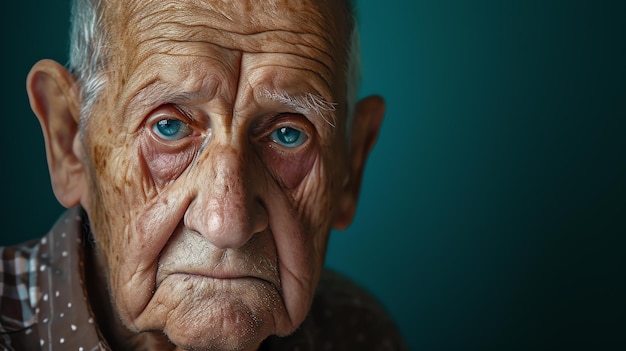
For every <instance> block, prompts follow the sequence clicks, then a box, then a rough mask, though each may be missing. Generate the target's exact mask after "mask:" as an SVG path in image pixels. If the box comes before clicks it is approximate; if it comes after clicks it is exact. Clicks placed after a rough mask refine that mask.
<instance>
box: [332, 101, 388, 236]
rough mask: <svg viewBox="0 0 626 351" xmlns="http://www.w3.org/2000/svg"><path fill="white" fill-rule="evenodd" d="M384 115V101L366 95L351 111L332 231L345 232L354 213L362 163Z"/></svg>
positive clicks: (372, 143)
mask: <svg viewBox="0 0 626 351" xmlns="http://www.w3.org/2000/svg"><path fill="white" fill-rule="evenodd" d="M384 115H385V101H384V100H383V99H382V98H381V97H380V96H369V97H366V98H364V99H363V100H361V101H359V102H358V103H357V105H356V108H355V112H354V120H353V121H352V126H348V128H351V133H350V150H349V155H348V170H347V172H348V174H347V175H346V176H347V178H346V182H345V184H344V187H343V189H342V193H341V195H340V197H339V204H338V206H337V209H336V212H335V216H334V221H333V228H335V229H339V230H343V229H346V228H347V227H348V226H349V225H350V223H352V219H353V218H354V214H355V212H356V205H357V201H358V199H359V192H360V190H361V179H362V177H363V171H364V169H365V162H366V160H367V156H368V155H369V153H370V151H372V148H373V147H374V144H375V143H376V139H377V138H378V131H379V130H380V126H381V124H382V121H383V116H384Z"/></svg>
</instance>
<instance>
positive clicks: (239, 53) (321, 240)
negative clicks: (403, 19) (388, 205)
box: [28, 0, 384, 350]
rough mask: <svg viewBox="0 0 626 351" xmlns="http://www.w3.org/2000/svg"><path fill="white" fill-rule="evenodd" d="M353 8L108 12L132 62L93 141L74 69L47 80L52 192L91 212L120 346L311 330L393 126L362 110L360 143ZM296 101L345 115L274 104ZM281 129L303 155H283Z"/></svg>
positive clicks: (214, 345) (224, 5) (130, 5)
mask: <svg viewBox="0 0 626 351" xmlns="http://www.w3.org/2000/svg"><path fill="white" fill-rule="evenodd" d="M344 11H345V9H343V8H342V7H341V6H340V5H338V4H337V2H336V1H328V2H327V3H326V2H315V3H314V2H311V3H309V2H307V1H304V2H298V4H297V5H296V4H295V3H294V2H291V1H284V2H281V1H276V2H272V3H267V2H258V1H236V2H220V1H175V2H171V3H170V2H163V1H154V2H150V1H139V0H137V1H124V2H110V4H109V7H107V8H106V9H105V14H106V15H105V23H107V27H108V28H109V30H110V37H111V42H110V45H111V47H113V48H116V49H115V51H114V55H112V59H111V61H110V63H109V65H108V68H109V69H108V70H107V72H108V73H107V85H106V87H105V90H104V93H103V95H102V96H101V98H100V99H99V100H98V101H97V102H96V104H95V105H94V109H93V111H92V114H91V115H90V116H87V118H88V119H87V120H86V121H85V122H84V124H83V128H84V130H83V133H79V132H78V131H79V125H80V117H79V113H78V111H79V107H80V98H79V94H78V87H77V86H76V82H75V80H74V78H73V77H72V76H71V74H69V73H68V72H67V71H66V70H65V69H64V68H63V67H62V66H60V65H59V64H57V63H55V62H52V61H48V60H44V61H41V62H39V63H37V64H36V65H35V67H33V70H32V71H31V73H30V75H29V78H28V92H29V97H30V99H31V106H32V108H33V111H34V112H35V114H36V115H37V117H38V118H39V120H40V123H41V125H42V129H43V131H44V137H45V139H46V148H47V156H48V163H49V168H50V173H51V179H52V184H53V188H54V191H55V194H56V195H57V198H58V199H59V201H60V202H61V203H62V204H63V205H64V206H66V207H71V206H75V205H78V204H80V205H82V206H83V207H84V208H85V210H86V211H87V213H88V215H89V218H90V221H91V228H92V231H93V233H94V236H95V239H96V243H97V244H96V247H95V249H94V250H93V251H89V252H88V254H87V256H88V260H90V262H92V263H91V264H88V265H87V266H88V267H93V272H90V273H86V279H87V280H88V286H90V287H91V288H90V296H91V297H92V300H93V301H98V299H99V298H104V299H107V297H108V296H107V293H105V294H103V293H102V291H103V289H102V286H106V287H107V288H108V289H107V291H108V294H109V295H110V300H111V301H112V308H108V307H103V308H98V306H95V305H97V303H94V310H95V313H96V315H97V318H98V321H99V324H100V325H101V327H102V328H103V333H104V334H105V336H106V337H107V341H108V342H109V343H110V344H111V345H112V346H113V348H114V349H124V348H128V349H131V348H136V349H142V348H144V347H147V345H148V347H150V348H152V349H155V350H157V349H173V348H181V349H194V350H202V349H206V350H256V349H257V348H258V346H259V345H260V343H261V342H262V340H264V339H265V338H266V337H268V336H269V335H273V334H277V335H288V334H289V333H291V332H293V331H294V330H295V329H296V328H297V327H298V326H299V324H300V323H301V322H302V321H303V320H304V318H305V317H306V314H307V313H308V310H309V308H310V305H311V301H312V299H313V296H314V291H315V288H316V286H317V282H318V279H319V277H320V274H321V271H322V267H323V261H324V255H325V250H326V244H327V240H328V234H329V230H330V229H331V228H332V227H335V228H338V229H342V228H345V227H346V226H347V225H349V223H350V221H351V220H352V217H353V215H354V211H355V208H356V201H357V197H358V191H359V187H360V179H361V174H362V171H363V167H364V164H365V159H366V156H367V154H368V152H369V151H370V149H371V148H372V146H373V144H374V142H375V139H376V135H377V132H378V129H379V126H380V123H381V121H382V116H383V113H384V104H383V102H382V100H381V99H380V98H378V97H370V98H366V99H364V100H362V101H361V102H360V103H359V104H358V105H357V107H356V115H355V122H354V124H353V126H352V127H351V128H350V138H349V140H350V142H349V143H347V142H346V128H347V127H348V126H346V125H345V118H346V116H345V111H346V106H345V99H346V96H345V89H346V87H345V81H344V73H343V72H344V70H345V55H344V51H345V47H344V45H345V42H346V40H347V33H346V30H345V28H343V27H342V25H340V24H339V25H338V24H337V23H344V22H345V21H343V20H342V18H343V17H342V16H344ZM284 93H286V94H288V95H289V96H296V97H306V96H316V97H321V98H323V100H325V101H326V102H327V103H328V106H336V108H335V109H334V110H331V109H328V110H326V111H322V112H317V111H315V110H313V109H308V110H306V109H304V111H303V109H299V108H296V107H294V106H293V105H290V104H288V103H285V101H283V100H280V99H276V98H272V94H274V96H275V95H276V94H284ZM176 120H179V121H182V122H183V123H182V124H181V125H183V126H184V129H183V131H184V133H181V134H180V136H181V137H180V138H176V140H167V138H164V137H163V135H161V134H159V129H158V128H157V127H156V126H157V123H159V122H163V121H176ZM329 122H330V123H329ZM282 127H289V128H292V129H294V130H297V131H299V132H301V135H302V137H303V139H304V142H303V143H302V144H301V145H297V146H295V147H287V146H284V145H281V144H280V143H278V142H277V141H276V140H275V134H273V132H274V131H276V130H277V129H278V130H279V129H280V128H282ZM93 287H96V288H93ZM98 288H99V289H98ZM116 321H118V322H119V323H118V322H116ZM120 321H121V322H120ZM105 326H110V327H108V328H107V327H105Z"/></svg>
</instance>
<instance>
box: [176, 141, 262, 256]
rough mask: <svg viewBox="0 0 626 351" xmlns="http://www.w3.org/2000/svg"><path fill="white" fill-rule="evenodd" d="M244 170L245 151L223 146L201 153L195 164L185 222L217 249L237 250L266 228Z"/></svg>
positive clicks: (260, 207) (245, 164) (215, 146)
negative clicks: (192, 194) (191, 199)
mask: <svg viewBox="0 0 626 351" xmlns="http://www.w3.org/2000/svg"><path fill="white" fill-rule="evenodd" d="M247 168H248V166H247V163H246V155H245V150H244V149H241V148H240V149H238V148H236V147H233V146H231V145H225V144H220V145H214V146H212V147H210V148H209V149H207V150H204V152H203V155H202V156H201V158H200V159H199V162H198V164H197V172H196V176H195V177H194V178H195V179H194V182H195V189H196V194H195V198H194V200H193V201H192V203H191V205H190V210H189V212H188V214H187V216H186V217H187V218H186V220H187V222H188V223H187V224H188V226H189V227H190V229H193V230H195V231H197V232H199V233H200V234H202V235H203V236H204V237H206V238H207V239H209V240H210V241H211V242H212V243H213V244H214V245H215V246H217V247H220V248H236V247H240V246H242V245H244V244H245V243H246V242H247V241H248V240H249V239H250V237H252V235H254V233H256V232H259V231H261V230H263V229H265V227H266V226H267V218H266V217H267V216H266V214H265V213H264V209H263V208H262V206H261V205H260V203H259V202H258V199H257V194H256V193H255V191H254V190H255V189H253V188H252V185H253V182H252V181H250V178H249V177H248V174H247V173H249V170H248V169H247Z"/></svg>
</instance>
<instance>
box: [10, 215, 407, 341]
mask: <svg viewBox="0 0 626 351" xmlns="http://www.w3.org/2000/svg"><path fill="white" fill-rule="evenodd" d="M84 216H85V215H84V211H83V210H82V209H80V208H74V209H70V210H68V211H67V212H66V213H65V214H64V215H63V216H62V217H61V218H60V219H59V221H58V222H57V223H56V225H55V226H54V227H53V229H52V230H51V231H50V232H49V233H48V234H47V235H46V236H44V237H43V238H41V239H38V240H34V241H30V242H27V243H24V244H21V245H18V246H14V247H0V257H1V259H2V265H1V266H0V270H1V271H0V293H1V296H0V348H1V349H2V350H78V351H99V350H109V347H108V345H107V343H106V341H105V339H104V338H103V337H102V335H101V333H100V331H99V329H98V326H97V323H96V322H95V318H94V316H93V312H92V311H91V308H90V305H89V301H88V299H87V294H86V289H85V283H84V276H83V272H84V269H83V268H84V267H83V265H84V263H83V262H84V260H83V255H84V253H85V251H86V250H85V245H91V244H90V243H89V242H87V240H86V239H85V238H86V237H87V234H88V228H87V226H86V225H85V222H86V221H85V217H84ZM261 349H263V350H290V351H291V350H299V351H305V350H359V349H366V350H381V351H382V350H405V346H404V344H403V341H402V339H401V337H400V334H399V332H398V330H397V329H396V327H395V324H394V323H393V321H392V320H391V319H390V318H389V316H388V315H387V313H386V312H385V310H384V309H383V308H382V306H381V305H380V304H378V302H377V301H376V300H375V299H374V298H372V296H371V295H369V294H368V293H367V292H365V291H364V290H363V289H361V288H359V287H358V286H356V285H355V284H354V283H352V282H350V281H349V280H347V279H346V278H345V277H343V276H341V275H339V274H337V273H333V272H330V271H325V272H324V274H323V275H322V278H321V280H320V284H319V287H318V290H317V292H316V296H315V299H314V301H313V305H312V307H311V311H310V313H309V315H308V317H307V318H306V320H305V321H304V322H303V324H302V325H301V326H300V328H298V330H296V332H294V333H293V334H292V335H290V336H288V337H270V338H268V339H267V340H266V341H265V342H264V343H263V345H262V346H261Z"/></svg>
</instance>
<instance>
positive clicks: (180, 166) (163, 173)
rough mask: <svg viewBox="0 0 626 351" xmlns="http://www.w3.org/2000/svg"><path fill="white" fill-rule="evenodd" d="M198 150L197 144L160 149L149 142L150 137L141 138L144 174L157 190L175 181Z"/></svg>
mask: <svg viewBox="0 0 626 351" xmlns="http://www.w3.org/2000/svg"><path fill="white" fill-rule="evenodd" d="M198 149H199V144H198V143H196V144H192V145H191V146H190V147H181V148H180V149H178V148H177V149H172V148H165V147H162V145H159V143H158V142H155V141H154V140H150V137H148V138H142V139H141V142H140V159H141V160H142V162H143V163H144V168H145V169H144V172H145V173H146V174H148V175H149V177H150V179H151V180H152V181H153V182H154V184H155V186H156V187H157V189H159V188H162V187H164V186H165V185H166V184H169V183H171V182H172V181H174V180H176V179H177V178H178V177H179V176H180V175H181V174H182V173H183V171H184V170H185V169H187V167H188V166H189V164H190V163H191V161H192V160H193V158H194V156H195V155H196V153H197V152H198Z"/></svg>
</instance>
